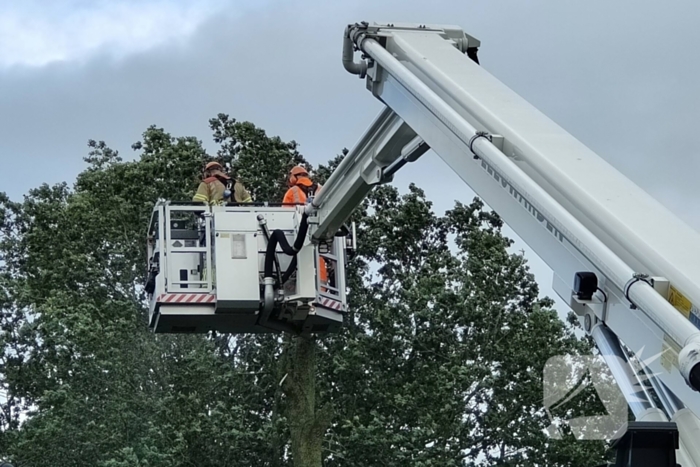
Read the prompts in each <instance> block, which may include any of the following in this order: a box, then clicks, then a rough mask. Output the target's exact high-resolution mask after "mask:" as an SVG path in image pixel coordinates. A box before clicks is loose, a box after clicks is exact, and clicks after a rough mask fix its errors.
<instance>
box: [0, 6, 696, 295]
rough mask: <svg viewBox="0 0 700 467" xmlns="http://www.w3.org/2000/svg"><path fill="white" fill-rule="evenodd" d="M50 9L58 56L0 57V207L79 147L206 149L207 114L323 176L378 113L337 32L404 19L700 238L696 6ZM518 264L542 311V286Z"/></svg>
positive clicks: (72, 169)
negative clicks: (461, 48) (467, 40)
mask: <svg viewBox="0 0 700 467" xmlns="http://www.w3.org/2000/svg"><path fill="white" fill-rule="evenodd" d="M58 3H60V4H63V5H64V7H65V8H64V9H63V10H61V11H58V12H56V14H55V15H54V16H55V17H57V18H58V20H56V21H63V20H61V18H64V19H65V18H69V17H71V16H70V15H71V14H72V13H71V12H75V11H79V12H80V15H77V14H73V17H71V18H72V19H71V20H70V21H68V20H67V19H65V21H64V22H65V24H63V23H61V24H59V26H60V27H58V26H56V27H57V28H58V29H57V30H59V31H62V32H61V34H58V33H57V34H58V39H60V41H59V42H57V43H58V45H60V47H58V46H55V47H54V46H53V45H52V44H53V42H52V36H51V34H50V31H52V29H51V27H54V26H55V24H54V25H53V26H51V25H50V24H49V23H47V25H48V26H46V28H48V29H42V31H44V32H45V36H46V37H43V36H42V37H43V39H42V40H43V41H44V42H42V43H38V44H34V43H31V44H30V45H31V47H29V46H26V47H24V48H21V47H10V48H7V50H4V51H3V50H0V64H4V65H1V66H0V162H1V163H2V165H1V167H2V170H0V191H6V192H8V194H10V196H11V197H13V198H16V199H18V198H20V197H21V195H22V194H23V193H25V192H26V191H27V190H28V189H29V188H31V187H33V186H36V185H37V184H39V183H41V182H49V183H55V182H58V181H63V180H67V181H72V180H73V179H74V177H75V175H76V174H77V173H78V172H79V171H80V170H81V169H82V168H83V163H82V157H83V156H84V155H85V154H86V146H85V143H86V141H87V140H88V139H90V138H92V139H103V140H105V141H106V142H107V143H108V144H109V145H110V146H112V147H113V148H115V149H118V150H120V152H121V153H122V155H123V156H125V157H131V150H130V145H131V143H133V142H135V141H137V140H138V139H139V137H140V134H141V133H142V132H143V130H145V128H146V127H147V126H148V125H150V124H156V125H158V126H161V127H164V128H165V129H166V130H168V131H170V132H171V133H173V134H174V135H195V136H197V137H199V138H200V139H202V140H204V142H205V144H206V145H207V147H209V148H213V144H212V143H211V140H210V132H209V131H208V128H207V120H208V119H209V118H210V117H213V116H214V115H216V113H218V112H225V113H228V114H230V115H231V116H233V117H235V118H237V119H239V120H251V121H253V122H254V123H256V124H257V125H259V126H261V127H263V128H265V129H266V130H267V131H268V132H269V133H271V134H279V135H280V136H282V137H283V138H285V139H295V140H297V141H298V142H299V143H300V144H301V150H302V152H303V153H304V155H305V156H306V157H307V158H308V159H310V160H311V161H312V162H315V163H319V162H325V161H326V160H328V159H329V158H331V157H332V156H333V155H334V154H336V153H337V152H338V151H339V150H340V149H341V148H342V147H344V146H348V147H350V146H352V145H353V143H354V142H355V140H356V139H357V138H358V137H359V136H360V134H361V133H362V131H363V130H364V129H365V128H366V126H367V125H368V124H369V123H370V122H371V120H372V118H373V117H374V115H375V114H376V113H377V112H378V111H379V109H380V104H379V103H378V102H377V101H375V100H374V99H373V98H372V97H371V95H370V94H369V93H368V92H367V91H366V90H365V89H364V84H363V83H362V82H361V81H360V80H359V79H358V78H357V77H355V76H352V75H349V74H347V73H346V72H345V71H344V70H343V68H342V66H341V64H340V47H341V35H342V31H343V27H344V25H345V24H347V23H348V22H355V21H361V20H367V21H395V22H400V21H408V22H421V23H449V24H456V25H458V26H461V27H463V28H464V29H465V30H466V31H468V32H469V33H470V34H472V35H474V36H476V37H478V38H479V39H481V41H482V49H481V52H480V58H481V61H482V65H483V66H484V67H485V68H487V69H488V70H489V71H490V72H491V73H493V74H494V75H495V76H496V77H498V78H499V79H501V80H502V81H503V82H504V83H506V84H507V85H509V86H510V87H512V88H513V89H514V90H515V91H516V92H518V93H520V94H521V95H522V96H523V97H524V98H525V99H527V100H528V101H530V102H531V103H533V104H534V105H535V106H537V107H538V108H540V109H541V110H542V111H543V112H544V113H545V114H547V115H548V116H549V117H550V118H552V119H553V120H554V121H556V122H557V123H559V124H560V125H562V126H563V127H564V128H566V129H567V130H568V131H570V132H571V133H572V134H573V135H574V136H576V137H577V138H579V139H580V140H581V141H583V142H584V143H585V144H587V145H588V146H589V147H591V148H592V149H593V150H594V151H596V152H598V153H599V154H600V155H601V156H602V157H603V158H605V159H606V160H608V161H609V162H611V163H612V164H613V165H614V166H615V167H617V168H618V169H619V170H620V171H621V172H623V173H624V174H626V175H627V176H629V177H630V178H631V179H632V180H634V181H635V182H636V183H638V184H639V185H640V186H642V187H643V188H644V189H646V190H647V191H649V192H650V193H651V194H652V195H653V196H655V197H656V198H657V199H659V200H660V201H661V202H662V203H663V204H665V205H666V206H667V207H669V208H670V209H671V210H673V211H674V212H676V214H678V215H679V216H680V217H681V218H682V219H684V220H685V221H686V222H688V223H689V224H690V225H692V226H693V227H695V228H696V229H700V194H698V189H697V188H696V186H697V185H696V178H697V174H698V172H699V170H698V169H699V168H700V159H698V157H697V153H698V145H699V143H698V142H697V139H696V138H694V134H695V133H694V130H695V128H694V127H695V125H696V122H698V121H699V120H700V119H699V118H698V117H699V116H700V105H699V104H700V92H698V90H697V77H698V76H699V75H700V60H699V59H697V53H696V51H695V46H696V45H697V44H700V31H699V30H698V28H697V27H696V25H695V24H694V23H695V22H696V19H697V18H698V17H700V3H697V2H694V1H690V0H687V1H676V2H672V3H660V2H658V1H655V2H652V1H646V0H645V1H640V0H616V1H615V2H609V1H601V0H595V1H590V0H586V1H580V2H576V3H573V2H560V1H556V0H547V1H536V0H532V1H524V0H517V1H516V0H509V1H506V0H497V1H494V0H481V1H467V0H458V1H447V0H431V1H429V2H426V1H417V0H389V1H384V2H381V3H379V2H376V1H366V0H358V1H347V2H337V1H328V0H325V1H321V0H292V1H286V2H275V1H272V0H270V1H266V2H260V1H258V0H250V2H248V3H246V2H228V3H227V2H224V1H215V0H211V1H204V2H201V3H197V2H193V1H185V0H179V1H171V2H166V1H152V2H140V3H139V4H141V3H142V4H148V5H150V6H149V7H148V8H146V7H140V8H142V9H141V10H134V15H133V16H129V15H128V14H127V13H128V12H129V11H130V10H129V8H136V7H135V6H134V5H137V3H136V2H133V1H124V2H114V3H117V4H120V5H122V7H123V9H122V10H115V11H117V13H115V12H114V11H112V10H109V9H107V10H105V9H104V8H107V7H104V6H105V5H107V3H104V2H97V3H98V4H99V5H102V7H104V8H103V9H102V10H95V11H93V12H91V10H89V9H88V10H84V5H85V2H78V1H65V2H58ZM28 4H29V5H33V6H34V7H37V5H40V4H39V3H38V2H30V3H28ZM110 4H111V3H110ZM197 5H202V6H201V7H200V8H198V7H197ZM2 8H3V7H2V6H0V10H1V9H2ZM37 8H38V7H37ZM80 8H83V10H81V9H80ZM110 8H111V7H110ZM120 8H121V7H120ZM144 8H145V9H144ZM161 11H162V12H164V13H163V14H162V15H160V13H159V12H161ZM61 15H63V16H61ZM76 15H77V16H76ZM91 15H92V16H91ZM120 15H121V16H120ZM149 15H150V16H149ZM161 16H162V17H161ZM17 18H19V19H17V20H16V21H15V22H14V23H12V22H11V23H12V24H10V26H11V27H10V26H8V22H7V21H5V22H3V21H0V38H3V42H4V43H7V42H6V41H7V40H9V39H8V38H10V37H16V38H18V39H17V40H19V41H24V42H22V44H24V43H25V42H26V41H30V40H34V39H32V38H33V37H34V35H33V34H30V32H32V30H31V29H30V26H31V27H35V23H31V22H29V21H27V22H26V23H23V22H22V21H21V15H20V16H18V17H17ZM47 18H48V17H47ZM52 18H53V16H52ZM76 18H78V19H76ZM120 18H122V19H120ZM130 18H138V19H139V21H140V22H138V21H136V20H134V21H131V19H130ZM149 18H150V19H149ZM93 19H94V22H93ZM45 21H49V19H45ZM119 21H122V22H123V23H125V24H121V23H120V22H119ZM39 24H40V25H41V24H42V23H39ZM80 25H84V26H85V27H88V26H89V28H88V29H89V34H87V33H85V35H80V34H82V32H81V31H82V29H76V28H77V27H79V26H80ZM144 25H145V26H144ZM13 28H14V29H13ZM61 28H62V29H61ZM148 28H150V29H148ZM145 30H147V32H148V34H146V33H145V32H144V31H145ZM17 31H24V33H23V34H16V33H17ZM46 31H49V32H48V33H46ZM66 31H68V32H66ZM76 31H77V32H76ZM174 31H175V32H174ZM102 32H104V34H105V37H107V36H109V37H108V39H109V38H111V39H110V40H107V39H104V40H103V39H102V38H101V37H102V36H100V34H101V33H102ZM71 34H72V35H71ZM110 34H111V35H110ZM115 38H116V39H115ZM58 39H57V40H58ZM117 39H118V40H117ZM37 40H38V39H37ZM42 44H43V45H42ZM46 44H49V45H52V46H51V47H48V46H47V45H46ZM85 44H88V45H90V47H87V46H85ZM3 49H6V47H5V46H3ZM59 59H60V60H59ZM428 167H430V170H427V169H428ZM411 181H415V182H416V183H418V184H419V185H420V186H421V187H423V188H424V189H425V190H426V192H427V193H428V195H429V197H430V198H431V199H432V200H433V201H434V202H435V208H436V210H437V212H438V213H441V212H442V211H444V210H446V209H448V208H450V207H451V206H452V204H453V202H454V200H455V199H460V200H462V201H465V202H468V201H470V200H471V198H472V197H473V193H472V192H471V191H470V190H469V189H468V188H467V187H466V186H465V185H464V184H462V182H461V181H460V180H459V179H458V178H457V177H456V176H455V175H453V174H452V173H451V172H450V171H449V169H447V168H446V167H445V166H444V165H443V164H442V163H441V162H440V161H439V159H438V158H437V156H435V155H434V154H429V155H426V156H424V158H423V159H421V160H420V161H419V162H417V163H416V164H414V165H413V166H409V167H407V168H406V169H404V170H403V172H402V173H400V174H399V176H398V177H397V179H396V183H397V185H399V186H400V187H402V188H405V187H406V186H407V184H408V183H409V182H411ZM528 256H529V257H530V258H531V262H532V264H533V267H534V269H535V272H536V274H537V275H538V279H539V281H540V282H541V283H542V286H543V291H544V292H545V293H547V294H550V295H551V294H552V292H551V291H550V287H549V283H550V281H551V274H550V273H548V272H547V269H546V267H544V266H543V265H542V263H541V262H539V261H538V260H537V259H536V258H534V257H533V255H528Z"/></svg>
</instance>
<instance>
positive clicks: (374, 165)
mask: <svg viewBox="0 0 700 467" xmlns="http://www.w3.org/2000/svg"><path fill="white" fill-rule="evenodd" d="M479 46H480V43H479V41H477V40H476V39H474V38H473V37H470V36H468V35H467V34H465V33H464V32H463V31H462V30H461V29H459V28H457V27H453V26H448V27H445V26H425V25H399V24H392V25H378V24H374V25H369V24H367V23H362V24H355V25H351V26H349V27H348V28H347V29H346V31H345V36H344V44H343V64H344V66H345V68H346V69H347V70H348V71H349V72H351V73H354V74H358V75H360V77H363V78H366V83H367V89H368V90H369V91H371V92H372V93H373V95H374V96H375V97H376V98H377V99H379V100H380V101H382V102H383V103H384V104H386V108H385V109H384V110H383V111H382V112H381V113H380V115H379V116H378V117H377V118H376V119H375V121H374V122H373V124H372V125H371V126H370V128H369V129H368V130H367V131H366V133H365V134H364V135H363V137H362V138H361V139H360V141H359V142H358V143H357V145H356V146H355V147H354V148H353V149H352V151H351V152H350V153H349V154H348V155H347V156H346V157H345V159H344V160H343V162H342V163H341V165H340V166H339V167H338V168H337V170H336V171H334V173H333V174H332V175H331V177H330V179H329V180H328V182H327V183H326V184H325V186H324V189H323V190H321V192H320V193H319V195H318V196H317V197H316V198H315V199H314V200H313V208H315V210H316V218H315V219H314V221H313V222H314V223H313V224H312V226H311V231H312V236H313V238H314V239H315V240H316V241H319V240H323V239H327V238H330V237H331V236H333V235H334V233H335V232H336V231H337V230H338V228H339V227H340V226H341V224H342V223H343V222H344V221H346V220H347V218H348V217H349V216H350V214H351V213H352V211H353V209H354V208H355V207H357V206H358V205H359V204H360V203H361V202H362V200H363V199H364V197H365V196H366V195H367V193H368V192H369V191H370V190H371V189H372V187H373V186H374V185H377V184H380V183H383V182H386V181H389V180H390V179H391V176H392V175H393V173H394V172H396V170H398V169H399V168H401V167H402V166H403V165H404V164H405V163H407V162H412V161H414V160H416V159H417V158H418V157H420V156H421V155H422V154H424V153H425V152H426V151H427V150H428V149H429V148H430V149H433V150H434V152H435V153H436V154H437V155H438V156H439V157H441V158H442V159H443V160H444V161H445V162H446V163H447V164H448V166H450V167H451V168H452V169H453V170H454V171H455V172H456V173H457V174H458V175H459V177H461V178H462V180H464V181H465V182H466V183H467V184H468V185H469V186H470V187H471V188H472V189H473V190H474V191H475V192H476V193H477V194H478V195H479V196H480V197H481V198H482V199H484V201H485V202H486V203H487V204H488V205H489V206H490V207H491V208H493V209H494V210H495V211H496V212H498V214H499V215H500V216H501V217H502V218H503V219H504V221H505V222H506V223H508V225H509V226H510V227H511V228H512V229H513V230H514V231H515V232H516V233H517V234H518V235H519V236H520V237H521V238H522V239H523V240H524V241H525V242H526V243H528V245H530V247H532V249H533V250H534V251H535V252H536V253H537V254H538V255H539V256H540V257H541V258H542V259H543V260H544V261H545V262H546V263H547V264H548V265H549V266H550V267H551V268H552V270H553V272H554V289H555V291H556V292H557V294H558V295H560V296H561V297H562V299H563V300H565V301H566V302H567V303H568V304H569V305H570V306H571V308H572V309H573V310H574V311H575V312H576V313H577V314H578V315H579V316H580V318H581V320H582V322H583V324H584V328H585V329H586V331H587V332H589V333H590V334H591V335H592V336H593V337H594V339H595V340H596V343H597V344H598V347H599V349H600V350H601V353H603V355H604V356H606V355H607V356H610V355H618V354H620V352H623V350H622V348H621V347H620V344H619V342H618V339H619V341H621V342H623V343H624V345H625V346H626V347H627V348H629V349H631V350H632V352H634V357H635V359H636V361H642V362H643V367H644V369H645V370H646V371H647V372H649V375H650V380H652V381H653V384H655V385H657V386H658V387H657V388H656V389H655V392H657V393H664V394H666V395H667V396H668V397H666V399H664V398H662V397H661V396H660V397H661V399H662V400H666V401H667V403H664V407H663V409H664V411H665V413H666V415H667V416H668V418H669V419H670V418H673V419H674V420H675V418H678V420H681V421H678V423H679V427H680V425H681V424H686V425H688V426H686V427H685V428H684V430H685V433H688V432H694V433H695V434H697V433H699V432H700V431H697V430H698V428H697V427H698V426H699V425H698V420H697V418H696V417H697V416H699V415H700V394H698V392H696V391H697V390H700V329H699V326H700V311H698V308H697V307H696V305H695V304H700V248H698V245H700V234H698V233H697V232H695V231H694V230H692V229H691V228H690V227H688V226H687V225H686V224H684V223H683V222H682V221H680V220H679V219H678V218H677V217H675V216H674V215H673V214H672V213H671V212H669V211H668V210H667V209H665V208H664V207H663V206H662V205H661V204H660V203H658V202H657V201H656V200H654V199H653V198H652V197H651V196H650V195H648V194H647V193H646V192H644V191H643V190H642V189H641V188H639V187H638V186H636V185H635V184H634V183H632V182H631V181H630V180H629V179H627V178H626V177H624V176H623V175H622V174H621V173H619V172H618V171H617V170H615V169H614V168H613V167H612V166H610V165H609V164H608V163H606V162H605V161H604V160H603V159H602V158H600V157H599V156H597V155H596V154H595V153H593V152H592V151H591V150H590V149H588V148H587V147H585V146H584V145H583V144H582V143H580V142H579V141H578V140H576V139H575V138H574V137H573V136H571V135H570V134H568V133H567V132H566V131H564V130H563V129H562V128H561V127H559V126H558V125H556V124H555V123H554V122H552V121H551V120H549V119H548V118H547V117H546V116H545V115H543V114H542V113H541V112H539V111H538V110H537V109H535V108H534V107H533V106H531V105H530V104H529V103H527V102H526V101H525V100H524V99H523V98H522V97H520V96H518V95H517V94H516V93H514V92H513V91H512V90H510V89H509V88H508V87H506V86H505V85H504V84H502V83H501V82H499V81H498V80H497V79H496V78H494V77H493V76H492V75H491V74H489V73H488V72H487V71H486V70H485V69H483V68H482V67H481V66H479V64H478V62H477V59H476V49H477V48H478V47H479ZM354 50H355V51H361V52H362V54H363V60H362V61H360V62H355V61H354V54H353V51H354ZM582 271H585V272H592V273H594V274H595V276H596V277H597V283H596V284H595V287H597V288H598V290H600V291H602V292H603V293H601V294H598V293H597V292H596V290H595V288H594V289H593V291H592V292H593V293H594V296H593V297H588V296H586V297H584V296H583V295H585V294H578V293H576V292H580V291H579V290H575V286H574V277H575V275H576V273H577V272H582ZM630 363H631V362H630ZM611 370H612V371H613V374H614V375H615V377H616V380H617V381H618V384H619V385H620V387H621V389H622V390H623V392H625V395H626V397H628V401H630V406H631V407H632V409H633V410H634V412H635V415H636V416H637V418H638V419H639V418H642V419H643V418H644V417H645V416H646V417H647V418H649V417H651V418H654V417H656V419H659V420H660V419H663V418H664V417H665V415H664V414H663V413H661V411H660V410H659V409H656V412H654V411H653V410H652V412H654V413H655V414H656V415H653V416H651V415H648V413H649V409H650V408H653V404H652V403H651V402H650V403H649V404H636V405H635V404H633V403H632V399H634V398H635V397H639V394H632V393H630V390H631V389H625V388H628V387H630V384H631V385H632V386H634V385H633V384H632V383H634V382H630V381H629V378H627V377H626V376H625V375H624V374H623V372H621V371H616V370H615V368H613V367H612V366H611ZM628 383H629V384H628ZM668 401H672V402H668ZM688 413H690V415H688ZM678 414H682V416H679V415H678ZM693 414H694V415H693ZM687 420H691V421H690V422H687ZM686 422H687V423H686ZM683 433H684V432H683V431H682V430H681V444H688V442H689V440H690V439H689V438H688V437H687V436H685V438H686V441H685V442H684V441H683V438H684V435H683ZM698 444H699V443H693V446H690V447H689V446H684V449H682V450H681V451H682V453H683V454H682V457H683V461H685V463H684V464H683V465H696V466H697V467H700V451H698V448H697V447H696V446H697V445H698Z"/></svg>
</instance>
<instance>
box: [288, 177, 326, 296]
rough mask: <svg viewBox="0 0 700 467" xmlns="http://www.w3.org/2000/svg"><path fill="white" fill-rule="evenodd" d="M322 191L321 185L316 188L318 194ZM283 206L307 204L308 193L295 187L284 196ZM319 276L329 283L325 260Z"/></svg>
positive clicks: (319, 270) (319, 266) (320, 262)
mask: <svg viewBox="0 0 700 467" xmlns="http://www.w3.org/2000/svg"><path fill="white" fill-rule="evenodd" d="M320 189H321V185H318V187H317V188H316V193H318V192H319V190H320ZM282 203H283V204H306V192H305V191H304V190H303V189H302V188H301V186H299V185H294V186H293V187H291V188H290V189H289V190H287V193H285V194H284V200H282ZM318 275H319V276H320V279H321V283H323V284H326V283H328V271H327V270H326V261H325V260H324V259H323V258H319V260H318Z"/></svg>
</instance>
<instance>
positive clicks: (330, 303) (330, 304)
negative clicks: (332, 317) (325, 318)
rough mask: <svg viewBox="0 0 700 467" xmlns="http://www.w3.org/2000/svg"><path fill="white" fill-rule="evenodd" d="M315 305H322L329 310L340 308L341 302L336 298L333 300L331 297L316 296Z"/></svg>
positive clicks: (341, 307) (341, 306)
mask: <svg viewBox="0 0 700 467" xmlns="http://www.w3.org/2000/svg"><path fill="white" fill-rule="evenodd" d="M316 305H318V306H322V307H323V308H328V309H330V310H338V311H340V310H342V309H343V303H342V302H339V301H338V300H333V299H332V298H326V297H318V299H317V300H316Z"/></svg>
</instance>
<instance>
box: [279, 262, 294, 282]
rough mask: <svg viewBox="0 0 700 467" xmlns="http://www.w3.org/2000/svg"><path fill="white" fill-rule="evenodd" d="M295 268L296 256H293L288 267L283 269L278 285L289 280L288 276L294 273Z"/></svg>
mask: <svg viewBox="0 0 700 467" xmlns="http://www.w3.org/2000/svg"><path fill="white" fill-rule="evenodd" d="M296 269H297V257H296V256H295V257H294V258H292V261H291V262H290V263H289V267H287V270H286V271H284V274H283V275H282V281H281V282H280V285H284V284H285V283H286V282H287V281H288V280H289V278H290V277H292V274H294V271H296Z"/></svg>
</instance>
